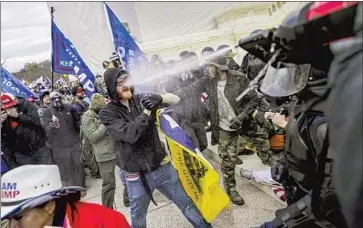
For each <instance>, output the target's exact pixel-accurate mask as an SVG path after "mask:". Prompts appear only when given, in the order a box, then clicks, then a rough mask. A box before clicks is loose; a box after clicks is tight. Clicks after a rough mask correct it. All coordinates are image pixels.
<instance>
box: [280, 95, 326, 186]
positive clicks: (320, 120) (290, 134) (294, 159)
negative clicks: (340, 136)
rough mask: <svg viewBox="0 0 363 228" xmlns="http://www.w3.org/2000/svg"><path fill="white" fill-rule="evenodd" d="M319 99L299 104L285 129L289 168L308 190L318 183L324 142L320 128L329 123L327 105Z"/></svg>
mask: <svg viewBox="0 0 363 228" xmlns="http://www.w3.org/2000/svg"><path fill="white" fill-rule="evenodd" d="M318 99H319V98H317V99H312V100H310V101H308V102H306V103H303V104H298V105H296V106H295V107H294V110H293V112H292V114H291V120H290V121H289V123H288V125H287V126H286V132H287V134H286V142H285V159H286V161H287V164H286V165H287V168H288V170H289V173H290V175H291V176H292V177H293V178H294V179H295V180H296V181H297V182H298V184H299V185H301V186H302V187H303V188H304V189H306V190H307V191H310V190H311V189H313V187H314V186H316V184H317V181H318V180H317V175H316V173H317V166H318V153H320V151H319V150H321V148H322V143H321V140H319V139H318V132H317V129H318V128H319V126H320V125H322V124H324V123H326V120H325V117H324V113H323V103H324V102H323V101H318ZM319 141H320V142H319Z"/></svg>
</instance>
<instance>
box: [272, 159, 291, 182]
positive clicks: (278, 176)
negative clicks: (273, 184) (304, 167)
mask: <svg viewBox="0 0 363 228" xmlns="http://www.w3.org/2000/svg"><path fill="white" fill-rule="evenodd" d="M287 176H288V171H287V169H286V167H285V166H284V165H283V164H281V163H277V164H276V165H274V166H273V167H272V168H271V177H272V179H273V180H274V181H277V182H279V183H281V182H282V181H283V180H286V179H287Z"/></svg>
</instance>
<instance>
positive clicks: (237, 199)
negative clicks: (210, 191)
mask: <svg viewBox="0 0 363 228" xmlns="http://www.w3.org/2000/svg"><path fill="white" fill-rule="evenodd" d="M227 194H228V196H229V198H230V199H231V201H232V202H233V203H234V204H236V205H243V204H245V201H244V200H243V198H242V196H240V194H239V193H238V192H237V191H236V190H234V189H233V190H229V191H228V192H227Z"/></svg>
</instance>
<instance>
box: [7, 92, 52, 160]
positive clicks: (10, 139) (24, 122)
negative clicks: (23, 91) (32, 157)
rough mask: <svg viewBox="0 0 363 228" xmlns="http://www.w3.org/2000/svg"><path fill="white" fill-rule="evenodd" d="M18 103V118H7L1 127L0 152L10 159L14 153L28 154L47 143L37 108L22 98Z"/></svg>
mask: <svg viewBox="0 0 363 228" xmlns="http://www.w3.org/2000/svg"><path fill="white" fill-rule="evenodd" d="M18 101H19V104H18V105H17V110H18V113H19V116H18V118H12V117H8V118H7V119H6V120H5V121H4V123H3V124H2V127H1V150H2V151H3V152H4V154H5V156H11V157H12V156H13V155H14V153H15V152H17V153H22V154H29V152H30V151H32V150H35V149H38V148H40V147H43V146H44V145H45V142H46V141H47V137H46V134H45V131H44V129H43V128H42V125H41V123H40V118H39V115H38V110H37V107H36V106H35V105H34V104H33V103H31V102H29V101H27V100H25V99H22V98H18ZM16 125H17V126H16Z"/></svg>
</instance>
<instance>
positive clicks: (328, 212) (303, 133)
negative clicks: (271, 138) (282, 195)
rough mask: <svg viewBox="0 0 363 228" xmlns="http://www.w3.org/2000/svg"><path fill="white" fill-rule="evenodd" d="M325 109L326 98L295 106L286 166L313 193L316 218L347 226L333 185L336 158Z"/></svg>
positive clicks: (309, 192) (287, 147)
mask: <svg viewBox="0 0 363 228" xmlns="http://www.w3.org/2000/svg"><path fill="white" fill-rule="evenodd" d="M324 106H325V99H322V98H320V97H317V98H313V99H311V100H309V101H308V102H306V103H304V104H300V105H297V106H295V108H294V110H293V113H292V115H291V120H290V121H289V123H288V125H287V126H286V131H287V134H286V142H285V159H286V164H285V165H286V166H287V169H288V172H289V175H290V176H291V177H292V178H293V179H294V180H295V182H296V183H297V185H298V187H299V188H300V190H301V191H303V192H306V194H312V203H313V211H314V215H315V216H317V217H320V219H322V220H325V219H326V220H327V221H329V222H331V223H332V224H334V225H336V227H346V225H345V221H344V218H343V216H342V213H341V211H340V205H339V202H338V199H337V197H336V193H335V190H334V187H333V185H332V164H333V157H332V153H331V152H329V151H330V150H328V148H329V142H328V138H326V137H328V134H327V124H326V119H325V115H324ZM323 124H324V125H323Z"/></svg>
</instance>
